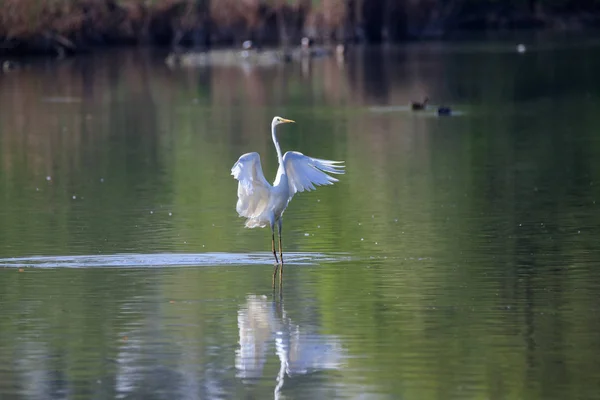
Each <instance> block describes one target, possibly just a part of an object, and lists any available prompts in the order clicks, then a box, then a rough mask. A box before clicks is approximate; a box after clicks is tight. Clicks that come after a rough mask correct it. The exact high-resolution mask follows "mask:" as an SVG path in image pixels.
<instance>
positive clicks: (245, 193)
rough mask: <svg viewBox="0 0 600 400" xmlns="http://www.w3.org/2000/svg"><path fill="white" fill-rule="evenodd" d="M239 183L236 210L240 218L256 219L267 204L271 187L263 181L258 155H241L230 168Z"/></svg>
mask: <svg viewBox="0 0 600 400" xmlns="http://www.w3.org/2000/svg"><path fill="white" fill-rule="evenodd" d="M231 175H233V177H234V178H235V179H237V180H238V181H239V183H238V201H237V205H236V208H235V209H236V210H237V212H238V214H239V215H240V216H241V217H246V218H248V219H256V218H257V217H259V216H260V215H261V214H262V212H263V211H265V209H266V208H267V205H268V204H269V192H270V190H271V185H270V184H269V182H267V180H266V179H265V176H264V174H263V171H262V167H261V165H260V156H259V155H258V153H246V154H244V155H242V156H241V157H240V158H239V159H238V160H237V162H236V163H235V164H234V165H233V167H232V168H231Z"/></svg>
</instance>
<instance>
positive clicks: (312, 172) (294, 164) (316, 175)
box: [283, 151, 344, 198]
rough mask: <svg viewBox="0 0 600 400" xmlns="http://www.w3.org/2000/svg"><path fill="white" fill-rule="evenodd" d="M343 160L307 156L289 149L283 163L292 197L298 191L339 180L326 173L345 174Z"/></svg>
mask: <svg viewBox="0 0 600 400" xmlns="http://www.w3.org/2000/svg"><path fill="white" fill-rule="evenodd" d="M341 163H343V161H330V160H321V159H319V158H312V157H308V156H305V155H304V154H302V153H299V152H297V151H288V152H286V153H285V155H284V156H283V165H284V166H285V172H286V173H287V176H288V182H289V185H290V198H291V197H292V196H293V195H294V194H296V193H297V192H303V191H305V190H307V191H311V190H314V189H315V185H316V186H320V185H333V183H334V182H337V181H338V180H337V179H336V178H334V177H332V176H329V175H327V174H326V172H328V173H331V174H343V173H344V166H343V165H340V164H341Z"/></svg>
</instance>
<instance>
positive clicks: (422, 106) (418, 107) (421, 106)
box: [410, 97, 429, 111]
mask: <svg viewBox="0 0 600 400" xmlns="http://www.w3.org/2000/svg"><path fill="white" fill-rule="evenodd" d="M428 101H429V97H425V100H423V102H422V103H419V102H417V101H413V102H412V103H410V108H411V109H412V110H413V111H418V110H424V109H425V107H427V102H428Z"/></svg>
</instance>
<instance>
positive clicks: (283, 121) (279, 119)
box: [271, 117, 296, 126]
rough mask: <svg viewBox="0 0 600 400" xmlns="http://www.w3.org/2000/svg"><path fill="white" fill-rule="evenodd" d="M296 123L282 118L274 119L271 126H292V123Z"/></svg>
mask: <svg viewBox="0 0 600 400" xmlns="http://www.w3.org/2000/svg"><path fill="white" fill-rule="evenodd" d="M294 122H296V121H292V120H291V119H285V118H281V117H275V118H273V122H272V123H271V125H273V126H277V125H281V124H290V123H294Z"/></svg>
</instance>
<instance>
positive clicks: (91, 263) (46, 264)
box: [0, 253, 349, 268]
mask: <svg viewBox="0 0 600 400" xmlns="http://www.w3.org/2000/svg"><path fill="white" fill-rule="evenodd" d="M285 256H286V258H285V263H286V264H293V265H317V264H320V263H329V262H339V261H347V260H349V257H348V256H347V255H345V254H330V255H326V254H322V253H286V254H285ZM271 263H273V255H272V254H271V253H199V254H175V253H162V254H111V255H80V256H32V257H11V258H0V267H17V268H22V267H36V268H95V267H108V268H111V267H112V268H154V267H191V266H223V265H255V264H271Z"/></svg>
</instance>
